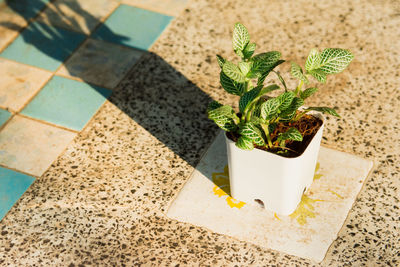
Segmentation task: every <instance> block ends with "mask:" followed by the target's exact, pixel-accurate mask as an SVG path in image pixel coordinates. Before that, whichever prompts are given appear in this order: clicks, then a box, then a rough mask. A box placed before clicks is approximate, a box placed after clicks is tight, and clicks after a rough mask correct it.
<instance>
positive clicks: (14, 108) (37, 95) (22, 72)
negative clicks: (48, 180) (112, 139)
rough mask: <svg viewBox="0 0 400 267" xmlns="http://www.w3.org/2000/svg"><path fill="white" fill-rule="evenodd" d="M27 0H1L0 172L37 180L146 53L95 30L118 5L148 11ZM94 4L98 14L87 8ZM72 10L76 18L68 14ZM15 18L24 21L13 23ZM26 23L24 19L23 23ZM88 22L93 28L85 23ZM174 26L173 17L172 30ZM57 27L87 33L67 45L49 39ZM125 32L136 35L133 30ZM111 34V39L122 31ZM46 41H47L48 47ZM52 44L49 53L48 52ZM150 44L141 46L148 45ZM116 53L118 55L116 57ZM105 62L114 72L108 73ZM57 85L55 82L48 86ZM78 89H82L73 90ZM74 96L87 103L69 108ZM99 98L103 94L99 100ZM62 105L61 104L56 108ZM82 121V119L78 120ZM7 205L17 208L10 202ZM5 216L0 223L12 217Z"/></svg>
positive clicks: (66, 31)
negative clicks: (11, 1) (14, 0)
mask: <svg viewBox="0 0 400 267" xmlns="http://www.w3.org/2000/svg"><path fill="white" fill-rule="evenodd" d="M22 2H24V1H22ZM22 2H21V3H16V4H12V5H11V6H7V5H6V3H5V2H0V15H2V16H1V17H2V19H0V37H2V39H3V41H2V42H0V73H1V74H2V75H1V77H0V85H1V87H2V88H0V150H1V152H0V169H1V170H4V171H5V173H4V175H5V174H6V173H8V172H7V169H8V170H10V171H12V172H15V173H16V175H18V173H22V174H25V175H29V176H30V177H32V178H33V179H34V180H35V179H39V178H40V177H41V176H42V174H43V173H44V172H45V171H46V170H47V169H48V168H49V167H50V165H51V163H52V162H54V161H55V160H56V159H57V158H58V157H59V156H60V155H62V153H63V151H65V149H66V148H67V146H68V144H70V143H71V141H72V140H73V139H74V138H75V137H76V136H77V134H79V132H81V131H82V130H84V128H86V127H87V126H88V125H89V124H90V121H91V118H92V117H93V116H94V115H95V114H96V113H97V112H98V111H99V110H100V109H101V107H102V106H103V105H104V103H105V102H106V101H107V100H106V99H107V98H108V97H109V96H110V95H111V92H112V91H111V90H112V89H114V88H115V87H116V85H117V84H118V83H119V82H120V81H121V80H122V79H123V78H124V77H125V75H126V74H127V73H128V71H129V70H130V69H131V68H132V67H133V66H134V65H135V64H136V62H137V61H138V60H139V58H140V57H141V55H142V54H143V53H144V52H143V51H141V50H139V49H136V48H134V47H132V46H131V47H127V46H126V45H124V44H123V43H119V42H120V41H119V39H111V40H110V41H111V42H109V41H106V40H101V39H102V38H97V40H96V39H92V36H93V34H94V33H95V32H96V31H97V30H98V29H99V28H102V27H103V28H105V27H107V26H104V24H105V23H107V20H108V19H109V17H110V16H111V15H112V14H113V13H114V12H115V11H116V10H117V9H118V8H120V7H121V8H122V9H126V8H130V10H143V8H146V5H144V6H143V5H141V6H140V7H136V6H137V5H136V4H135V1H131V2H133V3H130V2H129V1H128V2H127V3H122V2H120V1H117V0H115V1H114V0H113V1H108V0H106V1H102V2H101V3H99V2H96V3H90V1H89V2H88V1H83V2H82V1H79V2H82V4H83V5H82V6H80V4H81V3H78V1H76V3H74V1H69V0H67V1H62V0H55V1H47V0H40V1H38V2H37V3H35V6H32V5H31V3H25V5H26V6H25V7H24V6H23V5H24V3H22ZM21 4H22V5H21ZM93 4H98V6H100V7H97V6H96V8H95V9H93V8H91V5H93ZM36 5H37V6H38V8H36ZM64 5H66V6H64ZM27 6H29V7H31V8H32V10H33V8H34V7H35V8H36V9H34V10H33V11H31V10H30V11H26V10H28V8H26V7H27ZM68 7H69V8H71V9H68ZM88 8H89V10H90V12H94V13H95V14H94V15H93V14H91V13H89V12H87V10H88ZM175 8H176V7H175ZM57 10H58V12H64V13H63V14H62V15H63V16H65V17H66V18H68V19H70V21H78V22H79V24H78V25H74V24H73V25H71V24H68V23H69V21H65V20H62V19H61V20H60V19H59V18H60V13H58V14H57ZM146 12H147V11H146ZM152 12H153V13H152V14H154V15H152V16H153V17H157V16H158V15H159V16H165V15H163V14H162V13H165V12H161V13H154V11H152ZM128 14H129V12H128ZM157 14H158V15H157ZM5 15H6V16H5ZM69 15H71V17H68V16H69ZM151 19H152V18H150V20H151ZM171 19H172V17H171ZM14 21H17V22H20V23H19V24H18V25H17V24H15V25H12V24H11V23H12V22H14ZM22 21H24V23H21V22H22ZM149 22H150V21H149ZM149 22H147V23H149ZM85 23H87V27H89V28H85V26H86V24H85ZM118 23H120V22H118ZM9 24H10V25H11V26H10V25H9ZM168 25H169V22H168V23H167V24H166V27H168ZM43 27H44V28H43ZM46 27H48V28H46ZM114 27H117V31H118V27H120V24H115V23H114ZM163 27H164V29H163ZM81 28H82V30H80V29H81ZM43 29H44V30H43ZM106 30H107V34H108V36H110V32H111V31H110V30H108V29H107V28H106ZM122 30H123V29H122ZM157 30H158V32H154V33H153V35H152V37H150V39H148V41H147V42H151V43H150V45H152V43H153V42H154V40H152V38H154V39H157V38H158V37H159V36H160V35H161V34H162V32H163V31H164V30H165V26H163V25H162V24H160V25H159V26H158V28H157ZM125 31H126V30H125ZM53 32H54V34H60V35H61V36H62V37H63V34H74V35H76V34H78V35H79V34H80V36H81V37H79V38H80V39H77V42H75V44H72V43H71V44H72V46H68V45H69V43H70V41H69V40H66V41H67V43H68V44H67V46H65V44H64V43H63V42H62V40H61V39H60V40H57V39H50V38H54V37H52V36H50V38H47V34H53ZM126 33H127V34H129V33H130V32H129V30H128V31H127V32H126ZM41 34H43V35H41ZM112 34H113V35H111V37H114V36H116V34H114V33H112ZM74 35H72V37H73V38H75V37H74ZM78 35H76V36H78ZM22 36H23V38H22ZM38 36H39V37H38ZM41 36H43V37H41ZM53 36H56V35H53ZM142 36H144V37H146V33H142ZM67 37H68V36H67ZM67 37H66V38H67ZM94 37H95V38H96V36H94ZM100 37H101V35H100ZM38 38H39V39H38ZM40 38H42V39H43V41H44V43H45V45H43V46H42V47H41V45H42V44H41V42H40V41H41V40H40ZM37 39H38V40H37ZM67 39H70V38H69V37H68V38H67ZM18 42H19V43H18ZM60 42H61V43H60ZM17 43H18V44H17ZM58 45H61V47H58V48H60V49H61V50H63V49H64V50H65V52H64V54H62V55H61V56H60V55H59V54H57V52H54V48H53V46H58ZM25 47H27V48H29V49H27V48H25ZM24 48H25V49H24ZM48 48H50V52H48V51H47V50H48ZM146 48H147V47H142V49H145V50H147V49H146ZM12 49H14V50H12ZM52 49H53V50H52ZM85 49H86V50H85ZM21 50H25V51H27V50H28V51H29V54H26V55H24V54H22V56H21V55H18V51H21ZM32 50H35V51H34V53H36V54H33V53H32ZM82 50H83V51H82ZM81 51H82V52H81ZM97 51H98V52H97ZM24 53H25V52H24ZM32 54H33V56H32ZM93 54H94V55H93ZM14 55H16V56H14ZM47 55H48V56H47ZM115 55H118V56H119V57H117V58H116V59H114V58H115ZM27 58H28V59H27ZM29 58H31V59H29ZM82 59H84V60H83V61H82ZM41 62H43V63H41ZM46 62H50V63H46ZM81 62H82V63H83V64H84V65H82V63H81ZM38 64H39V65H38ZM40 64H41V65H40ZM49 64H50V65H49ZM70 65H71V66H70ZM93 67H94V68H93ZM101 67H103V68H104V67H106V68H108V69H106V70H102V69H101ZM98 76H100V77H101V79H100V80H99V79H96V77H98ZM56 81H58V83H56ZM51 82H53V86H50V85H49V84H51ZM72 83H73V84H72ZM94 84H96V85H94ZM99 86H100V87H99ZM101 87H103V88H105V89H103V88H101ZM61 88H63V89H62V90H61ZM64 88H65V89H67V88H70V89H68V90H65V89H64ZM74 88H77V89H74ZM92 88H93V89H94V90H92ZM1 89H2V90H1ZM71 89H74V90H75V92H73V93H72V92H67V91H70V90H71ZM82 91H86V92H87V93H86V95H82ZM90 91H92V92H90ZM71 93H72V94H71ZM97 95H98V96H97ZM74 97H78V99H79V101H83V102H84V103H86V105H84V106H82V105H76V104H75V105H69V106H64V107H63V105H64V103H65V102H66V101H68V100H69V102H71V103H72V102H74V101H73V98H74ZM82 97H83V98H82ZM93 99H95V100H96V99H98V100H96V101H97V103H96V101H93ZM57 101H58V102H57ZM79 101H77V102H79ZM92 103H93V104H92ZM88 104H89V106H90V105H91V104H92V107H91V108H90V107H89V112H87V111H86V114H82V108H83V110H84V111H85V110H88ZM60 106H61V107H62V109H61V110H60V111H58V112H54V111H57V110H58V108H59V107H60ZM66 113H67V114H66ZM82 115H83V116H82ZM82 117H84V119H82ZM60 118H61V119H60ZM77 118H79V119H78V120H80V121H77ZM16 177H18V176H16ZM34 180H32V182H33V181H34ZM4 181H8V180H7V177H5V176H4V179H3V180H2V181H0V182H1V183H2V182H4ZM4 186H7V184H4ZM28 187H29V186H27V187H25V189H24V190H23V191H21V192H18V194H19V195H18V196H17V195H15V196H14V195H13V194H14V193H15V192H12V191H11V192H9V193H8V194H7V195H4V196H3V200H4V201H5V198H8V199H9V198H10V197H11V198H12V199H14V200H13V201H14V202H15V201H16V200H18V199H19V197H21V195H22V194H23V192H24V191H25V190H26V189H27V188H28ZM3 193H4V192H3ZM3 193H2V194H3ZM4 203H5V205H6V204H7V205H10V203H9V202H4ZM7 205H6V206H7ZM3 208H4V207H2V209H3ZM10 208H11V206H8V209H10ZM3 213H4V212H2V215H1V217H0V220H1V219H2V218H3V217H4V216H5V213H4V214H3Z"/></svg>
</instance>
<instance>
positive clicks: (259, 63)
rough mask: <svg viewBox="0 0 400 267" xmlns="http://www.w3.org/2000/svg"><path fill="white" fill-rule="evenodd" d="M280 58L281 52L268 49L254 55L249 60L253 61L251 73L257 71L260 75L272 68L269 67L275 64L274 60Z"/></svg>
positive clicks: (276, 60)
mask: <svg viewBox="0 0 400 267" xmlns="http://www.w3.org/2000/svg"><path fill="white" fill-rule="evenodd" d="M280 58H281V53H280V52H278V51H270V52H266V53H261V54H258V55H255V56H254V57H253V58H252V59H251V61H252V62H253V67H252V69H251V71H252V72H253V73H256V74H257V73H258V74H259V75H262V74H263V73H265V72H267V71H270V70H272V69H271V68H273V66H274V65H275V64H276V62H278V61H279V59H280Z"/></svg>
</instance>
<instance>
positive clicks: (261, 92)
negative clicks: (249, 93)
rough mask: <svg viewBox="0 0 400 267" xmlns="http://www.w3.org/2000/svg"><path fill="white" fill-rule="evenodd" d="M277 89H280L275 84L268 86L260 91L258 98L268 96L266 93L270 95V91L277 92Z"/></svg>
mask: <svg viewBox="0 0 400 267" xmlns="http://www.w3.org/2000/svg"><path fill="white" fill-rule="evenodd" d="M257 87H258V86H257ZM279 88H280V87H279V86H278V85H276V84H271V85H268V86H267V87H264V88H263V89H262V90H261V91H260V93H259V95H260V96H263V95H265V94H268V93H270V92H272V91H275V90H277V89H279Z"/></svg>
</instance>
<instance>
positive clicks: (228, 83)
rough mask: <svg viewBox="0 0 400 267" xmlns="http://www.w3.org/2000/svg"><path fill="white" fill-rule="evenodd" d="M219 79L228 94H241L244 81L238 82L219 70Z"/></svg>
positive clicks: (244, 84) (243, 88) (244, 86)
mask: <svg viewBox="0 0 400 267" xmlns="http://www.w3.org/2000/svg"><path fill="white" fill-rule="evenodd" d="M219 80H220V82H221V85H222V88H224V89H225V91H227V92H228V93H230V94H234V95H238V96H242V95H243V93H244V91H245V88H246V83H238V82H235V81H234V80H232V79H231V78H229V77H228V76H226V74H225V73H224V72H223V71H221V73H220V76H219Z"/></svg>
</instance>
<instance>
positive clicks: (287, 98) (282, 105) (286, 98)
mask: <svg viewBox="0 0 400 267" xmlns="http://www.w3.org/2000/svg"><path fill="white" fill-rule="evenodd" d="M294 97H295V94H294V93H293V92H292V91H289V92H284V93H283V94H281V95H279V96H278V97H277V100H278V101H279V110H280V111H281V112H282V111H284V110H285V109H287V108H289V107H290V104H292V101H293V99H294Z"/></svg>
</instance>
